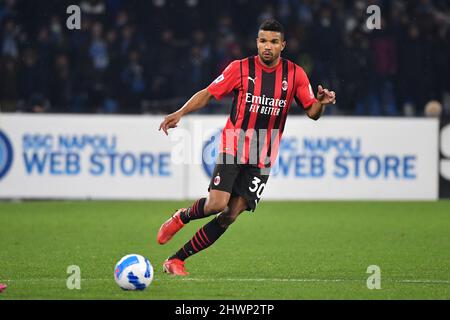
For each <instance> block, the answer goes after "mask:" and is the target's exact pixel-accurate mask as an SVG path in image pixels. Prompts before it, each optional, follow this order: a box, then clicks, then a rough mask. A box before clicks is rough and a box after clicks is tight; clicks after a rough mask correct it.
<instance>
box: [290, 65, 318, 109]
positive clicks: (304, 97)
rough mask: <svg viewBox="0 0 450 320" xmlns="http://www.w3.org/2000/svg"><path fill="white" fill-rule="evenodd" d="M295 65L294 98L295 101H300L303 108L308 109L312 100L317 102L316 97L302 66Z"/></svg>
mask: <svg viewBox="0 0 450 320" xmlns="http://www.w3.org/2000/svg"><path fill="white" fill-rule="evenodd" d="M295 67H296V68H297V70H296V72H297V79H296V82H297V83H296V85H297V89H296V92H295V98H296V101H297V103H298V102H299V101H300V103H301V104H302V105H303V108H304V109H308V108H309V107H311V105H312V104H313V103H314V102H317V99H316V97H315V96H314V91H313V89H312V87H311V83H310V82H309V79H308V76H307V75H306V72H305V71H304V70H303V68H301V67H299V66H297V65H296V66H295Z"/></svg>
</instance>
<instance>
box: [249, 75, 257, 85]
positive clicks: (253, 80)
mask: <svg viewBox="0 0 450 320" xmlns="http://www.w3.org/2000/svg"><path fill="white" fill-rule="evenodd" d="M248 80H250V81H251V82H253V84H255V81H256V77H255V78H252V77H250V76H249V77H248Z"/></svg>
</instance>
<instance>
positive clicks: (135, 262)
mask: <svg viewBox="0 0 450 320" xmlns="http://www.w3.org/2000/svg"><path fill="white" fill-rule="evenodd" d="M114 279H115V280H116V283H117V284H118V285H119V287H121V288H122V289H123V290H144V289H145V288H147V287H148V286H149V285H150V283H151V282H152V280H153V267H152V265H151V264H150V261H148V259H146V258H144V257H143V256H141V255H139V254H128V255H126V256H125V257H123V258H122V259H120V260H119V262H117V264H116V267H115V268H114Z"/></svg>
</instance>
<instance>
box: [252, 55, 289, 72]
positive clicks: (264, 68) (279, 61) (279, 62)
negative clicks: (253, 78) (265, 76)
mask: <svg viewBox="0 0 450 320" xmlns="http://www.w3.org/2000/svg"><path fill="white" fill-rule="evenodd" d="M281 60H283V58H281V57H280V60H278V64H277V65H276V66H274V67H272V68H269V67H267V66H265V65H264V64H263V63H262V62H261V61H260V60H259V55H256V56H255V62H256V64H257V65H258V66H260V67H261V68H262V69H263V70H264V71H265V72H274V71H275V70H277V68H278V67H279V66H281Z"/></svg>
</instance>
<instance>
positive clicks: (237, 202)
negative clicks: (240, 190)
mask: <svg viewBox="0 0 450 320" xmlns="http://www.w3.org/2000/svg"><path fill="white" fill-rule="evenodd" d="M247 208H248V205H247V200H245V199H244V198H242V197H239V196H236V197H233V198H231V199H230V202H229V203H228V207H227V210H224V211H222V212H221V213H219V214H218V215H217V222H218V223H219V225H220V226H221V227H222V228H228V227H229V226H230V225H231V224H232V223H233V222H235V221H236V219H237V218H238V216H239V215H240V214H241V213H242V212H244V211H245V210H246V209H247Z"/></svg>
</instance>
